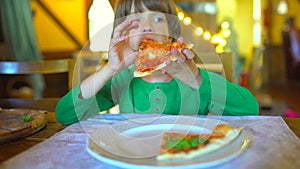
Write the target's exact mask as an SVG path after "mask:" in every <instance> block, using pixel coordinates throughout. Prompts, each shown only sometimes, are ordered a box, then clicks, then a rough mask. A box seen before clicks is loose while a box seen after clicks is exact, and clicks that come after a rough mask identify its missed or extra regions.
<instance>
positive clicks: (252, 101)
mask: <svg viewBox="0 0 300 169" xmlns="http://www.w3.org/2000/svg"><path fill="white" fill-rule="evenodd" d="M200 72H201V74H202V85H201V87H200V96H201V97H202V98H204V99H203V101H204V102H206V109H207V111H208V112H210V113H212V114H215V115H227V116H245V115H258V113H259V106H258V102H257V100H256V98H255V97H254V96H253V95H252V93H251V92H250V91H249V90H248V89H247V88H244V87H242V86H239V85H238V84H234V83H231V82H229V81H228V80H226V79H225V78H224V77H222V76H220V75H218V74H216V73H213V72H208V71H206V70H202V69H200Z"/></svg>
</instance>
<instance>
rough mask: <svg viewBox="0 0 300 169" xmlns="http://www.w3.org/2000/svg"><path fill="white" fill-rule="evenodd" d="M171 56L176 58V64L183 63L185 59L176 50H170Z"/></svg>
mask: <svg viewBox="0 0 300 169" xmlns="http://www.w3.org/2000/svg"><path fill="white" fill-rule="evenodd" d="M171 54H172V55H174V56H175V57H176V58H177V60H178V62H181V63H183V62H184V61H185V60H186V57H185V56H184V55H183V54H181V53H180V52H179V51H178V49H176V48H173V49H171Z"/></svg>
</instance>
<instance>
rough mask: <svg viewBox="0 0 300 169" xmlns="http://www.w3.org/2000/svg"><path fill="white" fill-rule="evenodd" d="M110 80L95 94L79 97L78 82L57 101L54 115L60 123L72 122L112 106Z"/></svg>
mask: <svg viewBox="0 0 300 169" xmlns="http://www.w3.org/2000/svg"><path fill="white" fill-rule="evenodd" d="M110 91H111V81H109V82H108V83H107V84H106V85H105V86H104V87H103V88H102V89H101V90H100V91H99V92H98V93H97V94H96V96H93V97H90V98H88V99H81V98H80V97H79V95H80V84H78V85H77V86H75V87H74V88H73V89H72V90H71V91H69V92H68V93H67V94H66V95H65V96H64V97H62V98H61V99H60V101H59V102H58V104H57V106H56V109H55V115H56V120H57V121H58V122H60V123H62V124H72V123H75V122H78V121H80V120H83V119H86V118H87V117H89V116H91V115H94V114H96V113H99V112H101V111H104V110H108V109H109V108H111V107H113V106H114V103H113V101H112V97H111V92H110Z"/></svg>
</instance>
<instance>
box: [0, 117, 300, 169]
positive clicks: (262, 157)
mask: <svg viewBox="0 0 300 169" xmlns="http://www.w3.org/2000/svg"><path fill="white" fill-rule="evenodd" d="M150 116H151V115H135V114H129V115H125V116H124V115H99V116H95V117H93V118H91V119H88V120H86V121H83V122H80V123H75V124H73V125H70V126H68V127H67V128H65V129H64V130H63V131H61V132H59V133H57V134H55V135H54V136H52V137H51V138H49V139H48V140H46V141H44V142H42V143H40V144H37V145H36V146H34V147H32V148H30V149H28V150H26V151H25V152H23V153H20V154H18V155H17V156H15V157H13V158H11V159H9V160H7V161H5V162H3V163H2V164H0V168H5V169H6V168H8V169H24V168H30V169H35V168H36V169H59V168H72V169H77V168H78V169H81V168H84V169H98V168H105V169H109V168H118V167H116V166H112V165H108V164H105V163H103V162H101V161H99V160H97V159H95V158H94V157H92V156H91V155H90V154H89V153H88V152H87V151H86V139H87V137H88V134H87V133H91V132H92V131H93V130H94V129H95V128H98V127H101V126H104V125H105V124H107V123H117V122H119V121H123V120H126V119H134V118H144V117H150ZM104 118H105V120H104ZM199 118H201V117H199ZM202 118H203V117H202ZM221 120H223V121H226V122H229V123H230V124H233V125H235V126H238V127H241V128H243V130H245V131H247V133H248V134H250V135H251V145H250V146H249V147H248V148H247V149H246V151H245V152H243V153H242V154H241V155H239V156H238V157H237V158H235V159H233V160H231V161H229V162H226V163H223V164H221V165H218V166H214V167H213V168H222V169H223V168H228V169H232V168H239V169H241V168H245V169H250V168H251V169H256V168H257V169H262V168H263V169H268V168H270V169H282V168H284V169H289V168H290V169H296V168H300V160H299V158H300V140H299V138H298V137H297V136H296V135H295V134H294V133H293V132H292V131H291V130H290V129H289V128H288V126H287V125H286V123H285V122H284V120H283V119H282V118H281V117H279V116H272V117H270V116H243V117H229V116H223V117H222V118H221ZM82 126H84V127H82Z"/></svg>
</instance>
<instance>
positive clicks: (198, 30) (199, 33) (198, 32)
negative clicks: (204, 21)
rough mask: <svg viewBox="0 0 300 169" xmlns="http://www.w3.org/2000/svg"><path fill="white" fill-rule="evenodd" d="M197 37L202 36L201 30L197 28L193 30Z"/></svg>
mask: <svg viewBox="0 0 300 169" xmlns="http://www.w3.org/2000/svg"><path fill="white" fill-rule="evenodd" d="M195 33H196V35H197V36H201V35H202V34H203V28H202V27H200V26H198V27H197V28H196V30H195Z"/></svg>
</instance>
